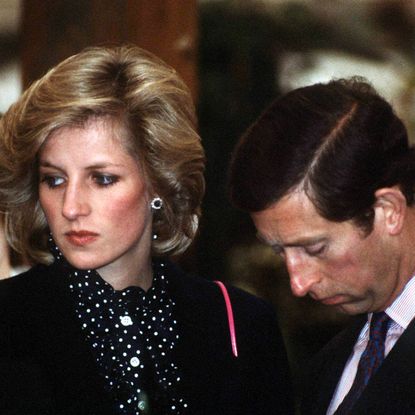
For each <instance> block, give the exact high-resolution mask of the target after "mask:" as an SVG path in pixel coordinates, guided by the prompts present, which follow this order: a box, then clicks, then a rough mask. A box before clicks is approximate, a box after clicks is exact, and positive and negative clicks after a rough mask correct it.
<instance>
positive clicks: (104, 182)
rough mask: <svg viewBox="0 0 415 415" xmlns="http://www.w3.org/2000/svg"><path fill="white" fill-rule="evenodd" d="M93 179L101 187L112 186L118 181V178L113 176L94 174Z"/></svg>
mask: <svg viewBox="0 0 415 415" xmlns="http://www.w3.org/2000/svg"><path fill="white" fill-rule="evenodd" d="M93 179H94V181H95V183H97V184H98V185H99V186H111V185H112V184H114V183H117V181H118V177H117V176H114V175H111V174H94V176H93Z"/></svg>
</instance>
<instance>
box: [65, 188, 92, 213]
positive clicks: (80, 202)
mask: <svg viewBox="0 0 415 415" xmlns="http://www.w3.org/2000/svg"><path fill="white" fill-rule="evenodd" d="M90 211H91V209H90V204H89V200H88V194H87V191H86V189H84V188H83V187H82V186H81V185H80V184H76V183H68V185H67V186H66V189H65V194H64V199H63V206H62V215H63V216H64V217H65V218H66V219H68V220H76V219H77V218H78V217H79V216H86V215H88V214H89V213H90Z"/></svg>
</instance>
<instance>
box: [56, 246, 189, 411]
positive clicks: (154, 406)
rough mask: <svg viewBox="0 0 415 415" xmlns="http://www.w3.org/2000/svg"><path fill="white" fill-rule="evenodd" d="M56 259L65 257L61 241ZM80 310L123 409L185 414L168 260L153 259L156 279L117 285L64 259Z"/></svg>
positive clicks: (100, 364)
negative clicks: (175, 354) (141, 285)
mask: <svg viewBox="0 0 415 415" xmlns="http://www.w3.org/2000/svg"><path fill="white" fill-rule="evenodd" d="M52 251H53V253H54V256H55V259H56V260H57V261H61V262H65V263H66V261H65V260H64V258H63V257H62V254H60V252H59V250H58V248H57V247H56V246H54V247H53V249H52ZM65 265H66V266H65V267H64V268H65V269H66V270H69V272H68V274H69V275H68V280H69V289H70V292H71V294H72V297H73V299H74V304H75V312H76V315H77V316H78V319H79V321H80V323H81V327H82V331H83V333H84V334H85V338H86V340H87V341H88V343H89V344H90V346H91V349H92V352H93V355H94V357H95V359H96V362H97V365H98V370H99V373H100V374H101V375H102V376H103V377H104V378H105V381H106V382H105V383H106V387H107V390H108V392H109V393H110V395H111V396H112V397H113V401H114V407H115V412H116V413H117V414H123V415H145V414H149V413H151V414H166V415H167V414H184V413H186V409H187V404H186V402H185V400H184V398H183V397H180V396H177V390H178V386H179V384H180V381H181V376H180V370H179V368H178V367H177V365H176V364H175V362H174V359H173V351H174V349H175V346H176V343H177V341H178V339H179V335H178V333H177V322H176V320H175V319H174V315H173V314H174V313H173V310H174V307H175V304H174V301H173V300H172V299H171V298H170V297H169V295H168V291H167V287H168V278H167V275H166V273H165V264H164V263H163V262H158V261H157V262H156V261H155V262H154V263H153V285H152V287H151V288H150V289H149V290H148V291H147V292H145V291H144V290H142V289H141V288H139V287H128V288H126V289H124V290H122V291H116V290H114V289H113V288H112V286H111V285H109V284H108V283H106V282H105V281H104V280H103V279H102V278H101V277H100V276H99V274H98V273H97V272H96V271H94V270H77V269H75V268H72V267H70V266H68V265H67V263H66V264H65Z"/></svg>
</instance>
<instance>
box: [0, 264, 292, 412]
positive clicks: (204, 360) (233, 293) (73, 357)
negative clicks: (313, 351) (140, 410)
mask: <svg viewBox="0 0 415 415" xmlns="http://www.w3.org/2000/svg"><path fill="white" fill-rule="evenodd" d="M169 268H170V272H169V275H171V278H170V279H169V290H170V291H171V296H172V298H174V300H175V303H176V310H175V311H176V314H175V315H176V318H177V321H178V329H179V330H180V341H179V343H178V344H177V349H176V350H177V355H176V361H177V364H178V365H179V367H180V368H181V372H182V380H183V382H182V387H183V390H182V392H183V396H185V397H186V399H187V401H188V403H189V414H192V415H193V414H194V415H197V414H206V415H213V414H229V415H232V414H234V415H243V414H246V415H248V414H250V415H265V414H266V415H270V414H284V415H288V414H291V413H292V412H293V410H292V399H291V398H292V395H291V385H290V377H289V370H288V364H287V358H286V352H285V348H284V345H283V341H282V338H281V335H280V332H279V329H278V325H277V322H276V319H275V314H274V312H273V310H272V308H271V307H270V306H269V305H267V304H266V303H265V302H263V301H261V300H260V299H258V298H256V297H253V296H251V295H249V294H247V293H245V292H243V291H241V290H238V289H236V288H231V287H229V294H230V297H231V301H232V306H233V312H234V318H235V328H236V337H237V343H238V352H239V357H238V358H235V357H234V356H233V354H232V349H231V341H230V335H229V328H228V320H227V314H226V308H225V302H224V299H223V296H222V294H221V291H220V289H219V287H218V286H217V285H216V284H214V283H212V282H210V281H207V280H204V279H201V278H197V277H189V276H187V275H185V274H184V273H183V272H182V271H181V270H179V269H178V268H176V267H175V266H173V265H171V264H170V265H169ZM111 407H112V405H111V402H110V399H109V396H108V395H107V393H106V392H105V390H104V382H103V379H102V378H101V377H100V376H99V375H98V373H97V367H96V363H95V361H94V359H93V357H92V354H91V351H90V350H89V346H88V344H87V343H86V342H85V340H84V337H83V335H82V332H81V328H80V323H79V321H78V320H77V318H76V316H75V314H74V311H73V306H72V304H71V298H70V296H69V292H68V288H67V283H66V282H65V281H64V278H60V276H59V275H58V272H57V269H56V268H55V267H54V265H51V266H44V265H38V266H36V267H34V268H32V269H31V270H29V271H28V272H26V273H24V274H21V275H19V276H16V277H13V278H11V279H7V280H4V281H1V282H0V414H2V415H110V414H113V412H112V409H111ZM152 415H156V414H152Z"/></svg>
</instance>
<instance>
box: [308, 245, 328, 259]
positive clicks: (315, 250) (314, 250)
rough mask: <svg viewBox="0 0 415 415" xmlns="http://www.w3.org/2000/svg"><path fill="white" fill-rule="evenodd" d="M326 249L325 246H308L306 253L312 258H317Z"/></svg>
mask: <svg viewBox="0 0 415 415" xmlns="http://www.w3.org/2000/svg"><path fill="white" fill-rule="evenodd" d="M325 248H326V246H325V245H316V246H308V247H306V248H305V251H306V252H307V254H308V255H310V256H317V255H320V254H321V253H323V251H324V249H325Z"/></svg>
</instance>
